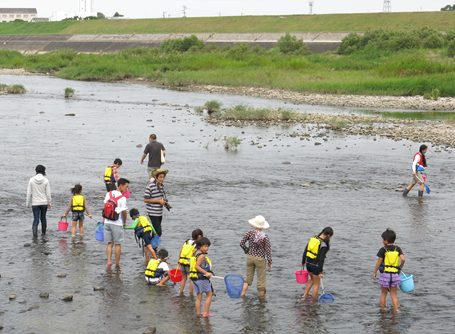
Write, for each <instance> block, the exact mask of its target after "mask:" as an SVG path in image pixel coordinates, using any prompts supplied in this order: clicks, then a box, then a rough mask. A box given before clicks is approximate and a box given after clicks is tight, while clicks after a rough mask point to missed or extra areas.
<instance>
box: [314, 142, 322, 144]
mask: <svg viewBox="0 0 455 334" xmlns="http://www.w3.org/2000/svg"><path fill="white" fill-rule="evenodd" d="M314 145H322V143H320V142H318V141H317V142H314Z"/></svg>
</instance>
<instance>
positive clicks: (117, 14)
mask: <svg viewBox="0 0 455 334" xmlns="http://www.w3.org/2000/svg"><path fill="white" fill-rule="evenodd" d="M114 17H123V15H122V14H119V13H118V12H115V14H114Z"/></svg>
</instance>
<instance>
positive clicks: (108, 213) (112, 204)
mask: <svg viewBox="0 0 455 334" xmlns="http://www.w3.org/2000/svg"><path fill="white" fill-rule="evenodd" d="M109 197H110V198H109V199H108V200H107V202H106V203H104V209H103V217H104V218H106V219H109V220H118V217H119V215H118V213H117V211H115V209H116V208H117V206H118V204H117V202H118V200H119V199H121V198H122V197H125V196H123V195H120V196H119V197H114V196H112V191H109Z"/></svg>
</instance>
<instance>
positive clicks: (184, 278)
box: [180, 274, 191, 293]
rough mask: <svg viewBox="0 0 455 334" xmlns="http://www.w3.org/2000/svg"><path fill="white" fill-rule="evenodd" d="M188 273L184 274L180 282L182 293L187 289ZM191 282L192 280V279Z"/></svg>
mask: <svg viewBox="0 0 455 334" xmlns="http://www.w3.org/2000/svg"><path fill="white" fill-rule="evenodd" d="M187 277H188V275H186V274H182V281H181V282H180V293H183V290H184V289H185V283H186V279H187ZM190 282H191V280H190Z"/></svg>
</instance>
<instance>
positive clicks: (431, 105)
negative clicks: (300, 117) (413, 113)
mask: <svg viewBox="0 0 455 334" xmlns="http://www.w3.org/2000/svg"><path fill="white" fill-rule="evenodd" d="M188 89H189V90H190V91H195V92H210V93H221V94H234V95H248V96H254V97H261V98H267V99H277V100H287V101H291V102H293V103H297V104H310V105H324V106H338V107H357V108H384V109H406V110H447V111H449V110H450V111H454V110H455V98H452V97H441V98H439V99H438V100H428V99H424V98H423V96H371V95H334V94H310V93H299V92H293V91H289V90H283V89H267V88H255V87H224V86H211V85H190V86H188Z"/></svg>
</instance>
